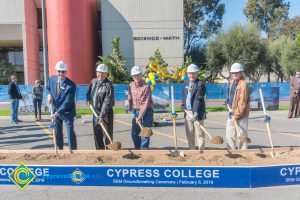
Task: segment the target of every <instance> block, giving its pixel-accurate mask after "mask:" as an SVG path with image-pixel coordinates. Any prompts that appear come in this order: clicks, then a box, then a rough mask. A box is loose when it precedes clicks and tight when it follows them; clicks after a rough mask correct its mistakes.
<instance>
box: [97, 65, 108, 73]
mask: <svg viewBox="0 0 300 200" xmlns="http://www.w3.org/2000/svg"><path fill="white" fill-rule="evenodd" d="M96 72H105V73H107V72H108V67H107V66H106V65H105V64H103V63H102V64H100V65H98V67H97V69H96Z"/></svg>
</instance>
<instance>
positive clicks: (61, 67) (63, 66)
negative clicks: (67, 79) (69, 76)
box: [55, 61, 68, 71]
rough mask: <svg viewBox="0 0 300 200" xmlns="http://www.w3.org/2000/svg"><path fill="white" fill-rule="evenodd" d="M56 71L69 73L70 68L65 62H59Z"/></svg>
mask: <svg viewBox="0 0 300 200" xmlns="http://www.w3.org/2000/svg"><path fill="white" fill-rule="evenodd" d="M55 69H56V70H60V71H67V70H68V66H67V65H66V63H64V62H63V61H59V62H57V63H56V65H55Z"/></svg>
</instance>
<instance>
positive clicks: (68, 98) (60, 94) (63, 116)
mask: <svg viewBox="0 0 300 200" xmlns="http://www.w3.org/2000/svg"><path fill="white" fill-rule="evenodd" d="M55 70H56V75H54V76H51V77H50V78H49V84H48V86H47V91H48V103H49V105H52V106H51V107H52V109H53V115H52V116H51V118H52V119H53V120H55V122H56V123H55V129H56V143H57V146H58V148H59V149H63V146H64V141H63V138H64V137H63V132H62V124H63V122H64V123H65V125H66V129H67V134H68V143H69V148H70V150H71V149H77V141H76V135H75V132H74V117H75V116H76V109H75V93H76V84H75V83H74V82H73V81H72V80H70V79H69V78H68V77H67V70H68V67H67V65H66V64H65V63H64V62H63V61H59V62H57V63H56V65H55Z"/></svg>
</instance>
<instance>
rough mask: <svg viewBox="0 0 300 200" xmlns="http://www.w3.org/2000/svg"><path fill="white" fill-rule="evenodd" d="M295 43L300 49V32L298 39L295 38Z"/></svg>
mask: <svg viewBox="0 0 300 200" xmlns="http://www.w3.org/2000/svg"><path fill="white" fill-rule="evenodd" d="M295 43H296V45H297V46H299V47H300V32H299V33H298V34H297V36H296V38H295Z"/></svg>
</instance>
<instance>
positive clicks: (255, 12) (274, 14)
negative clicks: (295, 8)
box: [244, 0, 290, 38]
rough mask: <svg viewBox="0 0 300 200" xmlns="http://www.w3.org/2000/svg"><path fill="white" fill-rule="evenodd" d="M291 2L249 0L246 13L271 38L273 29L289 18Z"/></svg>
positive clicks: (282, 0)
mask: <svg viewBox="0 0 300 200" xmlns="http://www.w3.org/2000/svg"><path fill="white" fill-rule="evenodd" d="M289 8H290V3H289V2H287V3H285V2H284V0H248V2H247V5H246V7H245V8H244V14H245V15H246V16H247V18H248V20H249V21H250V22H251V23H253V22H255V23H256V24H257V26H258V29H259V30H261V31H264V32H265V33H266V34H267V37H268V38H270V36H271V35H270V33H271V31H272V30H273V31H274V30H275V27H276V26H277V25H278V24H279V23H280V22H283V21H284V20H285V19H287V18H288V12H289Z"/></svg>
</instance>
